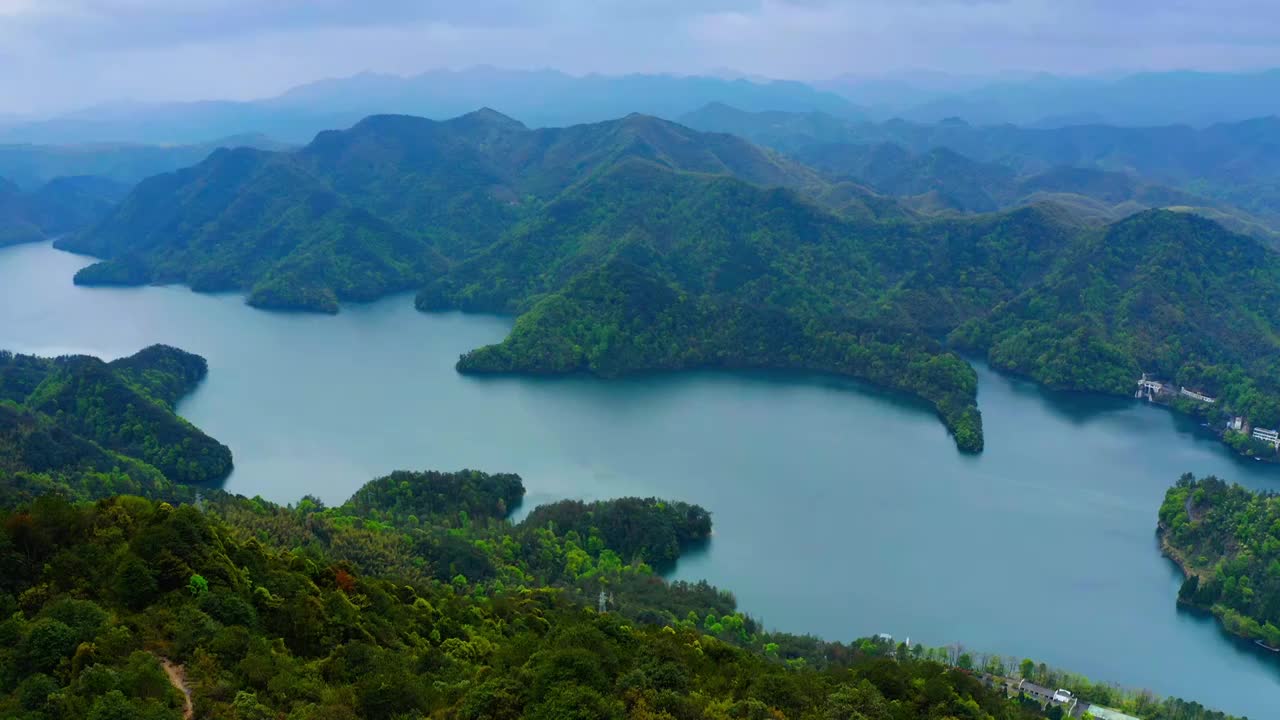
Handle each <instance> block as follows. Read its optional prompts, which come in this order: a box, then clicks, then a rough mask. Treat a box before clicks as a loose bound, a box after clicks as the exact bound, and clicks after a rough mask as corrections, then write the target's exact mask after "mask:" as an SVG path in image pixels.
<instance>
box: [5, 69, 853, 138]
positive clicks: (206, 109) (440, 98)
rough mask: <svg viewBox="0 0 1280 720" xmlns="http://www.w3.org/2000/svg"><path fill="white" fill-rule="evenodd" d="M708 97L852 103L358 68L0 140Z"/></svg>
mask: <svg viewBox="0 0 1280 720" xmlns="http://www.w3.org/2000/svg"><path fill="white" fill-rule="evenodd" d="M708 102H724V103H729V104H732V105H734V106H737V107H743V108H748V109H753V110H769V109H776V110H821V111H823V112H829V113H832V114H835V115H839V116H842V117H855V116H858V115H859V112H860V111H859V110H858V108H856V107H854V106H853V104H852V103H850V102H849V101H848V100H846V99H844V98H842V97H840V96H839V95H836V94H834V93H830V92H825V91H820V90H816V89H814V88H813V87H811V86H809V85H805V84H802V83H797V82H789V81H769V82H760V81H753V80H746V79H741V78H739V79H725V78H718V77H699V76H674V75H621V76H606V75H587V76H582V77H577V76H572V75H567V74H565V73H561V72H557V71H554V70H542V71H521V70H500V69H496V68H490V67H476V68H471V69H467V70H460V71H453V70H433V71H431V72H426V73H422V74H420V75H415V76H411V77H402V76H397V75H378V74H373V73H365V74H361V75H355V76H352V77H347V78H341V79H332V80H322V81H319V82H315V83H311V84H308V85H303V86H300V87H297V88H294V89H292V90H290V91H288V92H286V93H284V94H282V95H280V96H278V97H275V98H270V99H266V100H259V101H251V102H229V101H204V102H190V103H160V104H155V103H114V104H111V105H105V106H97V107H92V108H88V109H85V110H81V111H77V112H73V113H68V114H65V115H61V116H58V117H54V118H49V119H45V120H40V121H34V122H20V123H17V124H14V125H10V126H8V127H0V143H6V142H7V143H47V144H65V143H85V142H130V143H147V144H175V143H181V144H192V143H204V142H207V141H209V140H210V139H212V138H220V137H225V136H231V135H240V134H245V133H260V134H263V135H267V136H269V137H273V138H278V139H281V140H285V141H289V142H297V143H305V142H308V141H310V140H311V139H312V138H313V137H314V136H315V135H316V134H317V133H319V132H320V131H322V130H327V129H331V128H337V127H348V126H350V125H352V124H354V123H356V122H358V121H359V120H360V119H361V118H364V117H366V116H369V115H374V114H411V115H420V116H424V117H432V118H442V119H443V118H449V117H454V116H457V115H459V114H462V113H465V112H468V111H470V110H473V109H475V108H477V107H482V106H486V105H487V106H492V107H495V108H497V109H498V110H500V111H502V112H503V113H505V114H507V115H509V116H512V117H515V118H518V119H520V120H521V121H523V122H524V123H525V124H527V125H530V126H533V127H556V126H564V125H572V124H577V123H589V122H599V121H602V120H607V119H610V118H616V117H620V116H622V115H626V114H627V113H630V112H641V113H646V114H650V115H658V116H663V117H677V116H679V115H682V114H684V113H686V112H689V111H691V110H695V109H697V108H698V107H700V106H702V105H704V104H706V103H708Z"/></svg>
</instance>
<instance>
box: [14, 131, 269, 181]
mask: <svg viewBox="0 0 1280 720" xmlns="http://www.w3.org/2000/svg"><path fill="white" fill-rule="evenodd" d="M220 147H254V148H259V149H262V150H284V149H287V148H289V147H292V146H290V145H288V144H286V143H281V142H278V141H275V140H272V139H271V138H268V137H266V136H264V135H236V136H232V137H224V138H221V139H219V140H215V141H213V142H205V143H197V144H193V145H141V144H137V143H91V144H71V145H32V144H20V145H0V177H2V178H5V179H6V180H8V181H9V182H11V183H14V184H16V185H18V186H20V187H23V188H26V189H28V190H30V189H34V188H36V187H38V186H40V185H43V184H45V183H47V182H49V181H50V180H53V179H54V178H59V177H68V176H80V175H95V176H98V177H100V178H105V179H107V180H111V181H113V182H116V183H122V184H125V185H133V184H135V183H137V182H138V181H139V180H142V179H143V178H146V177H150V176H152V175H158V174H159V173H163V172H171V171H173V170H177V169H178V168H183V167H187V166H189V165H195V164H196V163H198V162H200V161H201V160H203V159H205V158H206V157H208V156H209V153H211V152H213V151H214V150H216V149H218V148H220Z"/></svg>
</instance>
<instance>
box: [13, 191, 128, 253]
mask: <svg viewBox="0 0 1280 720" xmlns="http://www.w3.org/2000/svg"><path fill="white" fill-rule="evenodd" d="M127 191H128V188H127V186H124V185H121V184H119V183H116V182H113V181H111V180H107V179H105V178H100V177H58V178H54V179H52V180H50V181H49V182H47V183H45V184H44V185H42V186H40V187H39V188H37V189H35V190H32V191H30V192H24V191H23V190H21V189H20V188H18V187H17V186H16V185H13V184H12V183H9V182H7V181H6V180H5V179H4V178H2V177H0V247H4V246H6V245H16V244H18V243H24V242H39V241H42V240H49V239H51V238H53V237H56V236H58V235H62V234H64V233H68V232H76V231H79V230H83V229H85V228H87V227H89V226H90V225H92V224H93V223H94V222H97V221H98V220H99V219H101V218H102V217H103V216H104V215H106V214H107V213H108V211H110V209H111V208H112V207H113V206H115V204H116V203H117V202H119V201H120V200H121V199H122V198H123V197H124V195H125V193H126V192H127Z"/></svg>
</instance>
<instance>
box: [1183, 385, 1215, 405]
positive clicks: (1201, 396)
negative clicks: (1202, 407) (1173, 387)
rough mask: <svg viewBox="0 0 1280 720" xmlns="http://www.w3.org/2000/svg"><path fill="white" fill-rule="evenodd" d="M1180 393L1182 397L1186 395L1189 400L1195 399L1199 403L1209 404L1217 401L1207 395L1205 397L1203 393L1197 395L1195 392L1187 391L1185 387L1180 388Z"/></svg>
mask: <svg viewBox="0 0 1280 720" xmlns="http://www.w3.org/2000/svg"><path fill="white" fill-rule="evenodd" d="M1181 392H1182V394H1183V395H1186V396H1187V397H1189V398H1195V399H1196V400H1199V401H1200V402H1206V403H1210V404H1212V403H1216V402H1218V401H1217V399H1215V398H1211V397H1209V396H1208V395H1205V394H1203V393H1198V392H1196V391H1195V390H1188V389H1186V388H1185V387H1183V388H1181Z"/></svg>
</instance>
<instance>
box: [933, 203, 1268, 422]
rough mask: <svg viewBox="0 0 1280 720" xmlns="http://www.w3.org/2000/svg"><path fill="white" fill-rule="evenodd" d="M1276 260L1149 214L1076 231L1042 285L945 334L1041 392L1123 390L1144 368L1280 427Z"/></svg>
mask: <svg viewBox="0 0 1280 720" xmlns="http://www.w3.org/2000/svg"><path fill="white" fill-rule="evenodd" d="M1276 307H1280V255H1277V254H1276V253H1274V252H1272V251H1270V250H1268V249H1267V248H1264V247H1262V246H1261V245H1260V244H1259V243H1258V242H1257V241H1255V240H1253V239H1251V238H1247V237H1244V236H1240V235H1234V234H1232V233H1229V232H1227V231H1226V230H1224V229H1223V228H1222V227H1221V226H1220V225H1218V224H1216V223H1213V222H1211V221H1208V220H1204V219H1202V218H1198V217H1195V216H1191V215H1185V214H1179V213H1172V212H1161V211H1151V212H1147V213H1143V214H1140V215H1137V216H1135V217H1133V218H1130V219H1128V220H1125V221H1123V222H1120V223H1117V224H1115V225H1113V226H1111V227H1109V228H1107V229H1105V230H1104V231H1098V232H1090V233H1086V234H1085V235H1084V236H1083V237H1082V239H1081V240H1080V241H1079V242H1077V243H1075V244H1073V245H1072V246H1071V248H1070V250H1069V251H1068V252H1067V253H1065V254H1064V255H1063V257H1062V258H1061V259H1060V260H1059V261H1058V262H1057V263H1056V265H1055V267H1054V268H1053V270H1052V272H1050V273H1049V274H1048V275H1047V276H1046V277H1045V279H1044V280H1043V281H1041V282H1039V283H1036V284H1034V285H1032V286H1031V287H1029V288H1028V289H1027V290H1026V291H1025V292H1023V293H1021V294H1019V295H1018V296H1017V297H1015V298H1012V299H1010V300H1009V301H1007V302H1005V303H1002V304H1000V305H999V306H997V307H995V308H994V309H993V311H992V312H991V314H990V315H989V316H987V317H984V318H980V319H977V320H975V321H972V322H971V323H969V324H967V325H965V326H964V327H962V328H960V329H959V330H957V331H956V333H955V335H954V337H953V339H954V340H955V341H957V342H958V343H959V344H961V345H962V346H964V347H968V348H971V349H974V350H980V351H983V352H986V353H987V354H988V356H989V358H990V360H991V362H992V363H993V364H994V365H995V366H997V367H1000V368H1003V369H1007V370H1012V371H1015V372H1018V373H1021V374H1024V375H1028V376H1030V377H1032V378H1034V379H1036V380H1038V381H1040V382H1042V383H1045V384H1046V385H1049V386H1051V387H1060V388H1066V389H1073V390H1092V391H1098V392H1106V393H1113V394H1125V393H1132V392H1133V389H1134V386H1135V382H1136V378H1137V377H1138V376H1139V374H1140V373H1143V372H1146V373H1149V374H1151V375H1153V376H1155V377H1158V378H1161V379H1164V380H1166V381H1173V382H1175V383H1177V384H1180V385H1186V386H1188V387H1192V388H1196V389H1199V390H1202V391H1204V392H1206V393H1207V394H1209V395H1211V396H1214V397H1217V398H1219V399H1220V402H1219V403H1218V404H1217V405H1216V406H1215V407H1212V408H1210V407H1209V406H1204V405H1203V404H1200V403H1192V404H1191V407H1198V408H1202V409H1204V410H1205V411H1208V410H1209V409H1212V410H1214V411H1219V412H1227V411H1234V412H1236V413H1238V414H1242V415H1246V416H1247V417H1248V418H1250V419H1251V420H1252V421H1253V422H1254V423H1255V424H1262V425H1265V426H1267V427H1272V426H1274V424H1275V423H1278V422H1280V333H1278V332H1277V331H1278V330H1280V318H1277V316H1276V313H1275V309H1276Z"/></svg>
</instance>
